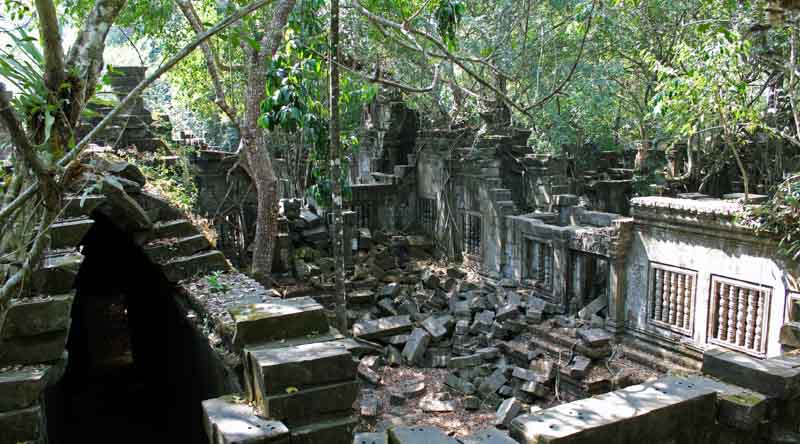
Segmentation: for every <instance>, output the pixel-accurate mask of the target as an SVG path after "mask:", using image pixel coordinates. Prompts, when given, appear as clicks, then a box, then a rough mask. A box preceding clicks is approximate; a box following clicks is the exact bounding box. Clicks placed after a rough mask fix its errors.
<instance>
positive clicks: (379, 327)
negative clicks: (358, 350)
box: [353, 315, 412, 340]
mask: <svg viewBox="0 0 800 444" xmlns="http://www.w3.org/2000/svg"><path fill="white" fill-rule="evenodd" d="M411 328H412V323H411V317H409V316H408V315H402V316H390V317H387V318H380V319H374V320H369V321H359V322H356V323H355V324H354V325H353V336H355V337H357V338H361V339H366V340H372V339H377V338H385V337H387V336H395V335H399V334H403V333H408V332H410V331H411Z"/></svg>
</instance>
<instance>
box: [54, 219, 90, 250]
mask: <svg viewBox="0 0 800 444" xmlns="http://www.w3.org/2000/svg"><path fill="white" fill-rule="evenodd" d="M92 225H94V221H93V220H92V219H89V218H88V217H82V218H77V219H66V220H64V219H62V220H59V221H57V222H56V223H54V224H53V225H52V226H51V227H50V232H51V238H52V240H53V242H52V245H51V246H50V248H52V249H53V250H60V249H64V248H75V247H77V246H78V244H80V243H81V241H82V240H83V236H85V235H86V233H87V232H88V231H89V228H91V227H92Z"/></svg>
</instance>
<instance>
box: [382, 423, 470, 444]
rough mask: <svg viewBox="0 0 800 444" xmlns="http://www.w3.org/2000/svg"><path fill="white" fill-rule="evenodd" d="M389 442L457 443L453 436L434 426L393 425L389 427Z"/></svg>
mask: <svg viewBox="0 0 800 444" xmlns="http://www.w3.org/2000/svg"><path fill="white" fill-rule="evenodd" d="M389 442H390V443H391V444H458V441H456V439H455V438H451V437H449V436H447V435H446V434H445V433H444V432H443V431H441V430H440V429H438V428H436V427H430V426H417V427H394V428H391V429H389Z"/></svg>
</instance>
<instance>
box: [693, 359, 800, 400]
mask: <svg viewBox="0 0 800 444" xmlns="http://www.w3.org/2000/svg"><path fill="white" fill-rule="evenodd" d="M703 373H705V374H708V375H710V376H713V377H715V378H719V379H720V380H722V381H725V382H727V383H730V384H735V385H738V386H741V387H745V388H748V389H751V390H754V391H757V392H759V393H763V394H765V395H767V396H770V397H774V398H778V399H794V398H798V397H800V357H797V358H786V357H784V358H772V359H766V360H759V359H756V358H752V357H750V356H747V355H744V354H741V353H737V352H734V351H726V350H722V349H711V350H708V351H706V353H705V354H704V355H703Z"/></svg>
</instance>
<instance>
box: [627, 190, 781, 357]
mask: <svg viewBox="0 0 800 444" xmlns="http://www.w3.org/2000/svg"><path fill="white" fill-rule="evenodd" d="M740 210H741V207H740V205H739V204H735V203H730V202H723V201H718V200H703V201H694V200H688V199H673V198H658V197H648V198H637V199H633V201H632V211H633V217H634V228H633V241H632V245H631V250H630V253H629V254H628V262H627V264H626V274H627V279H626V283H625V294H626V296H627V297H626V300H625V304H624V305H625V315H626V321H627V328H628V330H629V331H630V332H632V333H634V334H636V335H638V336H639V337H642V338H644V339H650V340H660V341H659V343H661V344H664V345H668V346H672V347H675V348H685V347H687V348H689V349H695V350H699V351H702V350H704V349H706V348H708V347H710V346H720V347H724V348H729V349H735V350H738V351H740V352H743V353H747V354H750V355H753V356H757V357H771V356H778V355H780V354H781V352H782V347H781V344H780V343H779V336H780V331H781V327H782V326H783V325H784V324H785V323H786V321H787V316H788V314H787V298H788V297H789V296H790V293H792V291H793V290H795V289H794V288H793V287H792V285H791V282H792V280H791V277H790V272H795V271H796V270H794V269H793V268H791V267H792V266H791V265H789V264H787V263H786V262H785V261H783V260H782V259H780V257H779V256H778V254H777V251H776V250H777V245H776V243H775V241H773V240H771V239H766V238H762V237H758V236H756V235H755V234H754V233H753V232H752V230H749V229H746V228H743V227H741V226H740V225H738V224H737V223H736V220H735V214H736V213H737V212H738V211H740ZM732 301H733V302H732Z"/></svg>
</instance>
